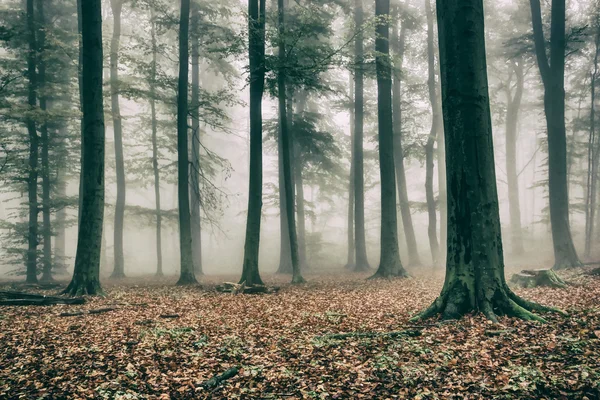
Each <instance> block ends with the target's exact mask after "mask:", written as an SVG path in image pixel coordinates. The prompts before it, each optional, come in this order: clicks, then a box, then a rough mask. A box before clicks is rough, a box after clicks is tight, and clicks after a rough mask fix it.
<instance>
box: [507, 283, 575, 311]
mask: <svg viewBox="0 0 600 400" xmlns="http://www.w3.org/2000/svg"><path fill="white" fill-rule="evenodd" d="M505 290H506V291H507V292H508V297H509V298H510V299H511V300H512V301H514V302H515V303H517V304H518V305H519V306H521V307H523V308H525V309H528V310H531V311H537V312H552V313H557V314H560V315H562V316H564V317H568V316H569V314H568V313H566V312H565V311H563V310H561V309H559V308H556V307H550V306H544V305H542V304H538V303H534V302H533V301H528V300H525V299H523V298H521V297H519V296H517V295H516V294H515V293H514V292H513V291H512V290H510V289H508V288H506V289H505Z"/></svg>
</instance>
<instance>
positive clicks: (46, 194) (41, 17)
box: [37, 0, 53, 282]
mask: <svg viewBox="0 0 600 400" xmlns="http://www.w3.org/2000/svg"><path fill="white" fill-rule="evenodd" d="M37 11H38V27H37V31H38V41H37V45H38V54H39V56H38V84H39V89H40V92H41V93H40V96H39V101H40V110H41V111H42V113H46V112H47V111H48V97H47V93H48V88H47V87H46V62H45V54H44V52H45V50H46V49H45V48H46V18H45V14H44V1H43V0H38V3H37ZM40 132H41V144H42V221H43V225H42V238H43V256H42V277H41V281H43V282H50V281H52V280H53V279H52V227H51V222H50V157H49V148H50V136H49V134H48V116H47V115H45V116H44V121H43V122H42V124H41V126H40Z"/></svg>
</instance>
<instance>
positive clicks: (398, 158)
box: [391, 7, 421, 265]
mask: <svg viewBox="0 0 600 400" xmlns="http://www.w3.org/2000/svg"><path fill="white" fill-rule="evenodd" d="M394 14H395V15H397V16H399V15H398V9H397V7H396V10H395V12H394ZM407 25H408V21H407V20H404V21H402V26H401V28H400V33H398V24H397V23H394V25H393V28H392V39H391V41H392V49H393V50H394V52H395V68H394V70H393V77H392V78H393V86H392V118H393V130H394V164H395V168H396V171H395V172H396V186H397V189H398V202H399V204H400V213H401V215H402V226H403V227H404V236H405V238H406V245H407V248H408V259H409V263H410V264H411V265H420V264H421V260H420V258H419V250H418V248H417V239H416V237H415V228H414V226H413V222H412V215H411V213H410V203H409V201H408V189H407V187H406V171H405V168H404V148H403V143H402V142H403V138H402V64H403V61H404V50H405V39H406V30H407Z"/></svg>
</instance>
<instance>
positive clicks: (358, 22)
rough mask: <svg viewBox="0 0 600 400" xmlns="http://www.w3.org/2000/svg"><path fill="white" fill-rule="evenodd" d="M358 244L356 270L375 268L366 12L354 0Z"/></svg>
mask: <svg viewBox="0 0 600 400" xmlns="http://www.w3.org/2000/svg"><path fill="white" fill-rule="evenodd" d="M354 23H355V26H356V28H355V29H356V30H357V33H356V37H355V39H354V57H355V70H354V244H355V246H356V264H355V266H354V270H355V271H368V270H370V269H371V267H370V266H369V261H368V259H367V242H366V234H365V177H364V161H363V136H364V50H363V46H364V43H363V36H364V35H363V32H362V29H364V26H363V23H364V15H363V6H362V1H361V0H354Z"/></svg>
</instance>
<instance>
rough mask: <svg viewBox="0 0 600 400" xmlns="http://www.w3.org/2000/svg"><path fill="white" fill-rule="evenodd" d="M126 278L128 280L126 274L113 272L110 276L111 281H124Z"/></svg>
mask: <svg viewBox="0 0 600 400" xmlns="http://www.w3.org/2000/svg"><path fill="white" fill-rule="evenodd" d="M124 278H126V276H125V273H124V272H117V271H113V273H112V274H110V279H124Z"/></svg>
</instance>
